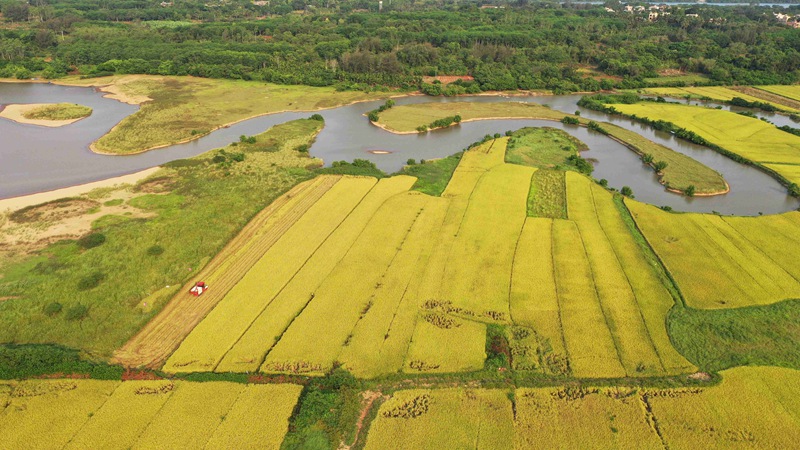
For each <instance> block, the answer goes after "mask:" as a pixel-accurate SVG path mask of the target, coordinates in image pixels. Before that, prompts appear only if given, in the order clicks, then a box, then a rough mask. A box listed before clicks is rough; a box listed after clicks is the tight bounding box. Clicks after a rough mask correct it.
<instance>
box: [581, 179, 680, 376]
mask: <svg viewBox="0 0 800 450" xmlns="http://www.w3.org/2000/svg"><path fill="white" fill-rule="evenodd" d="M592 189H594V192H595V199H596V200H599V199H602V197H603V196H606V195H608V194H607V193H605V192H604V191H603V190H602V189H601V188H600V187H599V186H592ZM616 203H617V202H616V201H614V200H612V199H610V198H609V201H596V203H595V206H596V208H597V218H598V220H599V222H600V225H601V226H602V228H603V231H605V234H606V238H607V239H608V241H609V243H610V244H611V246H612V247H613V248H614V251H615V253H616V256H617V258H618V260H619V263H620V265H621V266H622V269H623V270H624V271H625V274H626V275H627V277H628V282H629V283H630V286H631V288H632V289H633V293H634V295H635V297H636V302H637V304H638V307H639V312H640V313H641V315H642V318H643V320H644V324H645V326H646V327H647V331H648V334H649V336H650V339H651V342H652V344H653V346H654V348H655V350H656V353H657V354H658V356H659V359H660V360H661V364H662V366H663V367H664V370H665V371H666V373H667V374H677V373H686V372H691V371H694V370H696V368H695V367H694V366H692V364H691V363H689V361H687V360H686V358H684V357H683V356H681V355H680V353H678V352H677V351H676V350H675V347H673V345H672V341H671V340H670V337H669V335H668V334H667V327H666V323H665V318H666V317H667V315H668V314H669V311H670V309H671V308H672V307H673V306H674V304H675V300H674V299H673V298H672V295H671V294H670V293H669V291H668V290H667V288H666V287H665V286H664V282H668V280H666V279H664V280H663V281H662V278H661V277H664V278H666V277H665V276H663V275H662V276H661V277H660V276H659V272H657V271H660V270H662V269H661V267H660V266H655V264H658V263H657V262H655V261H653V262H649V261H648V260H647V258H646V257H645V255H644V254H643V251H644V250H643V249H642V248H641V247H640V246H639V245H638V244H637V243H636V241H635V240H634V238H633V236H632V235H631V230H630V229H629V228H628V225H626V223H625V221H624V220H623V218H622V214H625V215H626V217H627V214H628V212H627V210H625V209H624V208H625V207H624V205H622V204H621V203H620V204H619V206H617V204H616ZM647 251H649V250H647Z"/></svg>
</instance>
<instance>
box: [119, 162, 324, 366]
mask: <svg viewBox="0 0 800 450" xmlns="http://www.w3.org/2000/svg"><path fill="white" fill-rule="evenodd" d="M338 180H339V177H336V176H323V177H318V178H317V179H315V180H312V181H309V182H306V183H301V184H299V185H297V186H296V187H295V188H293V189H292V190H290V191H289V192H287V193H286V194H284V195H283V196H281V197H279V198H278V199H277V200H275V201H274V202H273V203H272V204H270V205H269V206H268V207H267V208H265V209H264V210H263V211H262V212H260V213H259V214H257V215H256V216H255V218H254V219H253V220H252V221H250V223H249V224H248V225H246V226H245V227H244V228H243V229H242V231H241V232H240V233H239V234H238V235H237V236H236V237H235V238H234V239H233V240H232V241H231V242H230V243H229V244H228V245H226V246H225V248H224V249H223V250H222V251H221V252H220V253H219V254H218V255H217V256H216V257H215V258H214V259H212V260H211V262H209V263H208V265H206V267H204V268H203V269H202V270H201V271H200V272H199V273H198V275H197V278H194V279H192V281H191V282H189V283H187V285H186V286H184V287H183V288H182V289H181V290H180V291H179V293H178V295H176V296H175V298H173V299H172V301H170V302H169V303H168V304H167V305H166V306H165V307H164V309H162V311H161V312H160V313H159V314H158V315H157V316H156V317H154V318H153V319H152V320H151V321H150V322H148V323H147V325H145V326H144V328H142V330H141V331H140V332H139V333H137V334H136V335H135V336H134V337H133V338H131V339H130V340H129V341H128V342H127V343H126V344H125V345H124V346H123V347H122V348H121V349H119V350H118V351H117V352H115V354H114V359H113V362H115V363H119V364H123V365H126V366H130V367H137V366H148V367H154V366H158V365H160V364H161V363H162V362H163V361H164V360H165V359H166V358H167V356H169V354H170V353H172V352H173V351H174V350H175V349H176V348H177V347H178V345H180V342H181V341H183V339H184V338H186V336H187V335H188V334H189V333H190V332H191V330H192V329H193V328H194V327H195V326H196V325H197V324H198V323H199V322H200V321H201V320H202V319H203V317H205V316H206V314H208V313H209V312H210V311H211V310H212V309H213V308H214V306H216V305H217V303H219V302H220V301H221V300H222V299H223V298H224V296H225V295H226V294H227V293H228V291H229V290H230V289H231V288H232V287H233V286H234V285H235V284H236V283H237V282H238V281H239V280H240V279H241V278H242V277H243V276H244V275H245V273H247V271H248V270H249V269H250V268H251V267H252V266H253V265H254V264H255V263H256V261H258V259H259V258H261V256H263V254H264V253H265V252H266V251H267V250H268V249H269V248H270V247H271V246H272V245H273V244H274V243H275V240H276V236H279V234H278V233H267V232H266V231H267V230H270V229H273V228H274V229H276V230H281V231H282V230H285V229H286V228H287V227H289V226H291V225H292V224H293V223H294V222H296V221H297V220H298V218H299V217H300V216H301V215H302V213H303V212H304V211H305V210H306V209H307V208H308V207H309V206H310V204H312V203H313V202H315V201H316V200H317V199H319V198H320V197H321V196H322V195H323V194H324V193H325V192H327V191H328V190H329V189H330V188H331V187H332V186H333V185H334V184H335V183H336V182H337V181H338ZM256 235H257V236H259V238H257V239H254V236H256ZM245 248H246V249H247V250H246V251H244V249H245ZM232 266H235V267H236V270H226V269H231V268H232ZM221 274H224V275H221ZM197 279H201V280H202V279H206V280H208V283H209V285H210V286H211V285H213V288H212V289H211V290H209V291H208V292H206V293H205V294H204V295H203V296H201V297H194V296H191V295H189V294H188V291H189V289H190V287H191V286H192V285H193V284H194V282H195V280H197ZM212 280H213V281H212Z"/></svg>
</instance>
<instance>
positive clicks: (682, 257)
mask: <svg viewBox="0 0 800 450" xmlns="http://www.w3.org/2000/svg"><path fill="white" fill-rule="evenodd" d="M626 204H627V205H628V208H629V209H630V211H631V213H632V215H633V217H634V219H635V220H636V223H637V225H638V226H639V228H640V229H641V231H642V233H643V234H644V236H645V238H647V240H648V242H649V243H650V245H651V246H652V247H653V249H654V250H655V252H656V253H657V254H658V256H659V257H660V258H661V260H662V261H663V263H664V265H665V267H666V268H667V270H669V272H670V273H671V274H672V276H673V277H674V278H675V280H676V282H677V283H678V287H679V288H680V289H681V291H682V293H683V296H684V297H685V299H686V302H687V303H688V305H689V306H692V307H695V308H736V307H741V306H750V305H764V304H770V303H775V302H778V301H781V300H784V299H787V298H797V297H798V296H800V264H797V260H796V258H794V255H793V253H792V252H791V251H788V250H787V249H791V248H795V247H796V246H797V236H798V233H800V213H798V212H795V211H792V212H788V213H785V214H780V215H774V216H762V217H722V216H716V215H711V214H689V213H687V214H672V213H667V212H664V211H662V210H660V209H658V208H655V207H653V206H650V205H645V204H642V203H639V202H635V201H630V200H627V201H626Z"/></svg>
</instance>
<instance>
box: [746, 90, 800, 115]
mask: <svg viewBox="0 0 800 450" xmlns="http://www.w3.org/2000/svg"><path fill="white" fill-rule="evenodd" d="M785 87H788V88H791V86H785ZM731 89H733V90H735V91H737V92H739V93H741V94H745V95H750V96H753V97H756V98H757V99H758V100H759V101H762V102H766V103H770V104H772V105H773V106H775V107H777V108H778V109H780V110H783V111H789V112H797V111H798V110H800V101H797V99H795V98H792V97H789V96H786V95H781V94H776V93H774V92H771V90H770V89H764V87H763V86H757V87H751V86H734V87H731Z"/></svg>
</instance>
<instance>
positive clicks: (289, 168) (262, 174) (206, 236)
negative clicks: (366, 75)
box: [0, 120, 322, 358]
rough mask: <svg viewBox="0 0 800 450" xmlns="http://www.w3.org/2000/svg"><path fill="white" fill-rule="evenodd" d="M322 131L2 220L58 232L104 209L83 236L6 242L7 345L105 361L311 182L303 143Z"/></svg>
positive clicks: (213, 155) (306, 128) (297, 126)
mask: <svg viewBox="0 0 800 450" xmlns="http://www.w3.org/2000/svg"><path fill="white" fill-rule="evenodd" d="M321 128H322V122H320V121H316V120H299V121H293V122H289V123H286V124H283V125H279V126H276V127H274V128H272V129H270V130H269V131H267V132H266V133H263V134H261V135H259V136H257V138H256V142H255V143H247V144H237V145H235V146H234V145H232V146H229V147H228V148H226V149H225V150H224V151H220V150H215V151H212V152H207V153H205V154H203V155H200V156H197V157H195V158H191V159H187V160H178V161H174V162H172V163H169V164H167V165H166V166H165V167H164V168H163V169H161V170H160V171H159V172H157V173H155V174H154V175H152V176H151V177H150V178H148V179H146V180H143V181H142V182H139V183H137V184H136V185H135V186H133V187H132V188H130V187H129V188H123V189H121V190H120V189H100V190H96V191H93V192H92V193H89V194H88V195H85V196H81V197H78V198H73V199H67V200H63V201H56V202H50V203H47V204H44V205H41V206H34V207H29V208H25V209H23V210H20V211H17V212H14V213H12V214H10V215H3V216H0V225H3V224H5V225H4V226H3V227H2V228H1V229H0V232H2V233H12V232H13V233H18V234H20V235H23V236H24V235H25V234H31V233H33V234H35V233H37V232H39V231H40V230H45V231H47V230H56V231H58V228H57V227H58V224H59V223H61V222H60V221H61V220H62V219H65V218H66V216H67V215H68V214H72V215H77V216H81V215H84V214H93V213H94V212H95V211H109V212H107V213H101V214H99V216H100V217H97V218H96V219H94V220H93V221H92V223H91V229H92V233H91V234H89V235H88V236H84V237H83V238H82V239H76V237H77V236H74V235H70V234H69V233H70V232H74V230H66V231H67V235H66V236H64V235H61V237H59V235H58V234H54V235H52V236H50V237H49V238H48V239H49V240H50V241H51V242H52V241H56V242H54V243H53V244H50V245H47V246H45V247H43V248H37V247H36V246H37V243H36V242H33V243H29V244H26V245H18V246H14V247H6V250H13V252H10V253H6V252H4V253H3V254H2V255H0V342H5V343H56V344H61V345H65V346H68V347H72V348H77V349H81V350H84V351H86V352H87V353H89V354H90V355H92V356H94V357H97V358H104V357H106V356H108V355H110V353H111V351H112V350H114V349H115V348H117V347H119V346H120V345H122V344H123V343H124V342H125V341H126V340H127V339H128V338H130V337H131V336H132V335H133V334H134V333H136V331H137V330H139V329H140V328H141V327H142V325H144V324H145V323H146V322H147V321H148V320H149V319H150V318H151V317H152V316H153V315H154V314H155V313H156V312H157V311H158V310H159V309H160V308H161V307H162V306H163V304H164V302H166V301H167V300H168V299H169V298H170V297H171V296H172V294H174V292H175V289H179V288H180V286H181V285H182V284H183V283H184V282H185V280H187V279H188V278H190V277H192V276H193V274H195V273H196V272H197V271H198V270H199V269H200V268H202V267H203V266H204V265H205V264H206V263H207V262H208V261H209V260H210V259H211V257H213V256H214V255H215V254H217V252H218V251H219V250H220V249H221V248H222V247H223V246H224V245H225V243H227V242H228V241H229V240H230V239H231V238H232V237H233V236H234V235H235V234H236V233H237V232H238V231H239V230H240V229H241V228H242V227H243V226H244V224H246V223H247V222H248V221H249V220H250V218H251V217H253V215H254V214H256V213H257V212H258V211H260V210H261V209H263V208H264V207H265V206H267V205H268V204H270V203H271V202H272V201H273V200H274V199H275V198H277V197H278V196H279V195H280V194H282V193H283V192H285V191H287V190H288V189H289V188H291V187H292V186H294V185H295V184H297V183H299V182H300V181H303V180H306V179H308V178H310V177H313V176H314V173H313V172H312V171H310V170H309V169H307V168H306V167H308V166H309V165H314V164H319V161H318V160H313V159H310V158H309V157H308V156H307V153H302V152H299V151H297V150H296V148H297V147H298V146H299V145H302V144H308V143H309V142H310V141H311V140H312V139H313V138H314V136H316V134H317V133H318V132H319V130H320V129H321ZM120 191H122V193H120ZM123 206H124V207H126V208H127V209H126V210H125V211H122V210H119V211H117V210H115V209H114V208H122V207H123ZM112 212H113V213H112ZM137 217H138V218H137ZM144 219H146V220H144ZM3 237H5V236H3Z"/></svg>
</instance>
